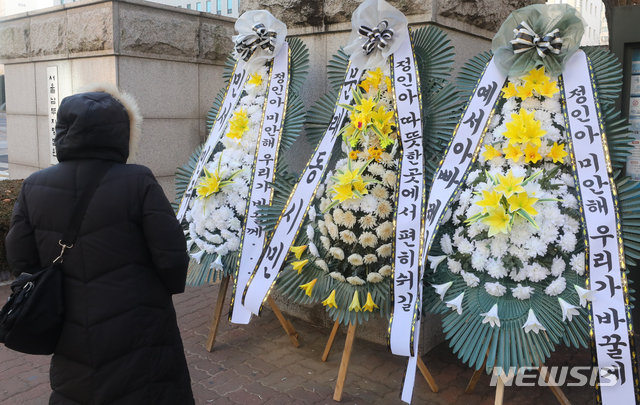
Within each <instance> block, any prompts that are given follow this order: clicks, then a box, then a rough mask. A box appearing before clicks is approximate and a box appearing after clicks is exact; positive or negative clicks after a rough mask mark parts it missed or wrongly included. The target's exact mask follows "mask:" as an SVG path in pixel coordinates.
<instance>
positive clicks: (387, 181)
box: [382, 170, 396, 189]
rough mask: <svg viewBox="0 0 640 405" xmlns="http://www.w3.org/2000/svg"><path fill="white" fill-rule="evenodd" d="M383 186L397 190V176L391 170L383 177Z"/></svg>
mask: <svg viewBox="0 0 640 405" xmlns="http://www.w3.org/2000/svg"><path fill="white" fill-rule="evenodd" d="M382 184H384V185H385V186H387V187H389V188H393V189H395V187H396V174H395V173H394V172H392V171H391V170H387V171H386V173H385V174H384V175H383V176H382Z"/></svg>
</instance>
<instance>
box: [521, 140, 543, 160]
mask: <svg viewBox="0 0 640 405" xmlns="http://www.w3.org/2000/svg"><path fill="white" fill-rule="evenodd" d="M540 159H542V155H541V154H539V153H538V147H537V146H535V145H532V144H530V143H529V144H527V147H526V148H524V161H525V162H527V163H537V162H538V160H540Z"/></svg>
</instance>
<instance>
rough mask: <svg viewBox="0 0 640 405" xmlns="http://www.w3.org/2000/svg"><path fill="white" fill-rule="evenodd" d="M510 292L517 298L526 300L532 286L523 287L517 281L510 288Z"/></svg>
mask: <svg viewBox="0 0 640 405" xmlns="http://www.w3.org/2000/svg"><path fill="white" fill-rule="evenodd" d="M511 294H512V295H513V296H514V297H515V298H517V299H519V300H528V299H529V298H531V294H533V287H523V286H522V284H520V283H518V286H517V287H516V288H512V289H511Z"/></svg>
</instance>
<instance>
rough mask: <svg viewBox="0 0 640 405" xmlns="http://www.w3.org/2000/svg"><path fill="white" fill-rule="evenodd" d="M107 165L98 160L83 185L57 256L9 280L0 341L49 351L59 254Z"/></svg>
mask: <svg viewBox="0 0 640 405" xmlns="http://www.w3.org/2000/svg"><path fill="white" fill-rule="evenodd" d="M110 167H111V164H108V163H103V162H101V163H100V165H99V166H98V168H97V169H96V172H95V175H94V177H93V179H92V180H91V182H90V183H89V184H88V185H87V187H86V188H85V190H84V192H83V193H82V196H81V197H80V201H78V205H77V206H76V210H75V212H74V213H73V216H72V217H71V222H70V223H69V227H68V228H67V230H66V232H65V233H64V234H63V235H62V239H60V241H59V242H58V244H60V246H62V250H61V251H60V256H58V257H57V258H56V259H55V260H54V261H53V264H52V265H51V266H49V267H47V268H46V269H44V270H42V271H39V272H37V273H35V274H29V273H22V274H21V275H20V276H19V277H18V278H17V279H16V280H15V281H14V282H13V283H11V291H12V293H11V296H10V297H9V299H8V300H7V303H6V304H5V305H4V307H2V310H0V343H4V345H5V346H6V347H8V348H9V349H12V350H16V351H18V352H22V353H28V354H52V353H53V352H54V350H55V348H56V346H57V345H58V340H59V339H60V333H61V332H62V324H63V322H64V318H63V316H64V303H63V296H62V269H61V268H60V264H61V263H62V260H63V258H62V256H63V255H64V252H65V250H66V249H71V248H72V247H73V243H74V241H75V239H76V236H77V235H78V231H79V230H80V224H81V223H82V219H83V217H84V214H85V212H86V211H87V207H88V206H89V201H91V198H92V197H93V193H94V192H95V191H96V189H97V188H98V185H99V184H100V181H101V180H102V178H103V177H104V175H105V174H106V173H107V171H108V170H109V168H110Z"/></svg>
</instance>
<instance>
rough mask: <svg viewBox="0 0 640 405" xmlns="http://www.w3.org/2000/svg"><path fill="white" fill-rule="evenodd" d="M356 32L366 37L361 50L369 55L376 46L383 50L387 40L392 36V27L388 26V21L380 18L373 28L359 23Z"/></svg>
mask: <svg viewBox="0 0 640 405" xmlns="http://www.w3.org/2000/svg"><path fill="white" fill-rule="evenodd" d="M358 34H360V35H362V37H364V36H366V37H367V41H366V42H365V43H364V44H362V50H364V53H365V54H366V55H369V54H371V52H373V51H374V50H375V49H376V48H378V49H380V50H383V49H384V48H385V47H386V46H387V40H389V39H391V37H393V34H394V32H393V29H392V28H389V21H387V20H382V21H380V24H378V26H377V27H374V28H373V29H372V28H369V27H367V26H366V25H361V26H360V28H358ZM362 37H361V38H362Z"/></svg>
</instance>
